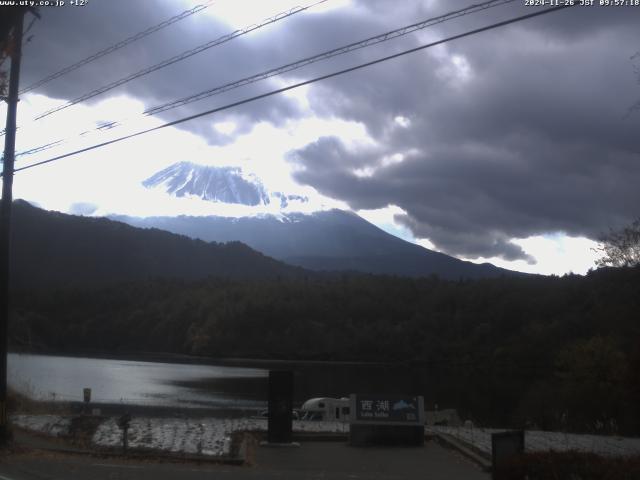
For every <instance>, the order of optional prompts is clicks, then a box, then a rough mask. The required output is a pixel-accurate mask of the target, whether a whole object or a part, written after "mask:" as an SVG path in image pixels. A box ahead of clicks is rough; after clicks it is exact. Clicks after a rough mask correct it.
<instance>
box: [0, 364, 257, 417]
mask: <svg viewBox="0 0 640 480" xmlns="http://www.w3.org/2000/svg"><path fill="white" fill-rule="evenodd" d="M7 371H8V383H9V386H10V387H12V388H13V389H15V390H17V391H18V392H20V393H23V394H25V395H27V396H29V397H31V398H34V399H37V400H55V401H57V400H59V401H82V398H83V397H82V389H83V388H85V387H89V388H91V390H92V392H91V400H92V401H94V402H98V403H127V404H137V405H149V406H165V407H203V406H205V407H213V408H215V407H219V408H232V407H237V408H251V407H254V408H256V407H257V408H259V407H261V406H264V405H265V404H266V403H265V402H264V401H263V400H262V398H266V397H265V395H263V394H262V392H256V391H255V389H254V388H252V386H253V384H255V383H258V384H260V383H265V384H266V378H267V377H268V374H269V372H268V371H267V370H263V369H257V368H241V367H226V366H213V365H192V364H180V363H160V362H141V361H129V360H113V359H102V358H78V357H63V356H51V355H31V354H15V353H10V354H9V356H8V365H7ZM216 381H219V382H220V384H221V388H216V386H215V383H216ZM200 382H206V384H207V385H208V387H209V388H206V389H203V388H198V387H197V385H198V384H199V383H200ZM191 384H193V386H191ZM243 387H246V388H245V390H246V391H244V392H243Z"/></svg>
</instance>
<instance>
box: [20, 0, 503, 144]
mask: <svg viewBox="0 0 640 480" xmlns="http://www.w3.org/2000/svg"><path fill="white" fill-rule="evenodd" d="M514 1H515V0H489V1H487V2H484V3H480V4H474V5H470V6H468V7H465V8H463V9H461V10H455V11H453V12H449V13H447V14H444V15H440V16H438V17H432V18H429V19H427V20H423V21H421V22H417V23H414V24H411V25H407V26H404V27H401V28H397V29H395V30H391V31H388V32H385V33H382V34H379V35H375V36H373V37H369V38H366V39H364V40H360V41H358V42H353V43H350V44H348V45H346V46H342V47H338V48H334V49H332V50H328V51H325V52H322V53H319V54H316V55H314V56H311V57H306V58H303V59H302V60H298V61H295V62H293V63H289V64H286V65H283V66H280V67H277V68H273V69H270V70H268V71H266V72H262V73H258V74H254V75H251V76H249V77H245V78H242V79H240V80H236V81H233V82H230V83H227V84H224V85H222V86H218V87H215V88H213V89H209V90H206V91H204V92H200V93H197V94H194V95H190V96H188V97H184V98H181V99H178V100H174V101H171V102H167V103H164V104H162V105H159V106H156V107H151V108H148V109H147V110H145V111H144V112H143V115H145V116H149V115H156V114H158V113H161V112H164V111H167V110H171V109H173V108H177V107H180V106H183V105H186V104H189V103H193V102H196V101H199V100H203V99H205V98H208V97H211V96H214V95H218V94H220V93H224V92H227V91H230V90H234V89H236V88H239V87H242V86H245V85H249V84H251V83H256V82H258V81H261V80H265V79H267V78H270V77H273V76H277V75H280V74H282V73H286V72H290V71H293V70H297V69H299V68H302V67H304V66H306V65H310V64H312V63H316V62H319V61H323V60H328V59H330V58H333V57H336V56H339V55H344V54H346V53H349V52H352V51H354V50H358V49H362V48H365V47H368V46H371V45H376V44H379V43H382V42H386V41H388V40H392V39H394V38H398V37H400V36H404V35H408V34H409V33H413V32H415V31H417V30H422V29H425V28H427V27H430V26H433V25H436V24H440V23H444V22H447V21H450V20H453V19H455V18H459V17H461V16H464V15H470V14H473V13H477V12H479V11H483V10H486V9H489V8H494V7H497V6H501V5H504V4H507V3H512V2H514ZM64 108H66V107H64ZM51 113H53V111H51ZM39 118H40V117H39ZM124 122H126V120H119V121H117V120H116V121H111V122H106V123H103V124H101V125H100V126H98V127H96V128H94V129H93V130H88V131H86V132H83V133H81V134H80V135H85V134H87V133H90V132H92V131H100V130H109V129H112V128H115V127H118V126H121V125H122V124H123V123H124ZM61 142H63V140H59V141H57V142H52V143H49V144H47V145H43V146H42V147H38V148H36V149H31V150H29V151H27V152H20V153H19V154H18V155H19V156H21V155H26V154H30V153H37V152H40V151H43V150H47V149H49V148H53V147H54V146H57V145H59V144H60V143H61Z"/></svg>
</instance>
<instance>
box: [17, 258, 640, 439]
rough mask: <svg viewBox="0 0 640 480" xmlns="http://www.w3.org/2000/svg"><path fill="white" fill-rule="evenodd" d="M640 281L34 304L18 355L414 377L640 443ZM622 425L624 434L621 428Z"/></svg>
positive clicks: (307, 282)
mask: <svg viewBox="0 0 640 480" xmlns="http://www.w3.org/2000/svg"><path fill="white" fill-rule="evenodd" d="M638 312H640V268H638V267H636V268H622V269H600V270H598V271H595V272H591V273H590V274H589V275H587V276H585V277H581V276H575V275H569V276H564V277H561V278H558V277H524V278H500V279H487V280H476V281H458V282H452V281H443V280H439V279H437V278H435V277H434V278H428V279H404V278H394V277H381V276H368V275H342V276H336V277H333V278H315V277H310V278H307V279H301V280H291V279H281V280H277V279H276V280H263V281H241V280H222V279H213V278H212V279H208V280H203V281H197V282H187V281H181V280H160V279H159V280H149V281H144V282H136V283H127V284H119V285H116V286H111V287H108V288H100V289H84V290H83V289H75V290H60V291H55V290H51V289H47V290H43V291H39V292H36V291H28V292H27V291H23V292H19V293H18V294H17V295H16V297H15V303H14V312H13V317H12V322H11V327H10V328H11V343H12V345H13V347H14V348H20V349H28V350H38V349H41V350H42V349H48V350H49V351H56V352H80V351H85V352H86V351H87V350H88V349H93V350H95V351H102V352H110V353H117V352H132V351H155V352H173V353H189V354H194V355H202V356H207V357H252V358H286V359H314V360H368V361H369V360H373V361H381V360H384V361H391V362H397V363H404V364H407V365H411V366H412V368H414V367H415V368H416V369H417V370H416V371H420V372H424V373H423V374H424V375H427V376H428V377H429V378H430V379H431V382H430V383H429V384H430V391H429V392H428V393H429V397H428V398H433V399H437V400H439V401H440V404H441V405H442V406H446V405H452V406H455V407H458V408H459V409H461V410H463V412H465V414H467V415H470V416H472V417H473V418H476V419H478V420H481V421H485V422H493V423H494V424H495V423H502V424H505V425H506V424H511V425H515V424H523V423H525V422H531V423H535V424H536V425H537V426H538V427H540V428H568V429H572V430H582V431H585V430H586V431H593V430H598V429H604V428H609V429H615V428H616V425H617V428H620V429H621V430H622V431H625V432H627V433H629V432H635V433H640V432H639V429H640V425H639V423H640V418H639V414H638V409H637V405H640V391H639V388H638V386H639V385H640V349H638V345H640V316H639V315H638ZM612 419H613V421H612Z"/></svg>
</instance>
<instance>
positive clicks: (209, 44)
mask: <svg viewBox="0 0 640 480" xmlns="http://www.w3.org/2000/svg"><path fill="white" fill-rule="evenodd" d="M327 1H328V0H320V1H317V2H315V3H312V4H309V5H307V6H304V7H300V6H296V7H293V8H291V9H290V10H287V11H285V12H281V13H278V14H277V15H274V16H272V17H269V18H267V19H265V20H263V21H262V22H260V23H258V24H253V25H250V26H248V27H245V28H242V29H240V30H236V31H235V32H232V33H230V34H228V35H223V36H222V37H219V38H217V39H215V40H212V41H210V42H207V43H204V44H202V45H199V46H197V47H195V48H192V49H191V50H187V51H185V52H182V53H180V54H178V55H175V56H173V57H171V58H169V59H167V60H164V61H162V62H160V63H157V64H155V65H152V66H150V67H147V68H143V69H142V70H139V71H137V72H135V73H132V74H131V75H128V76H126V77H124V78H121V79H119V80H116V81H114V82H111V83H109V84H107V85H104V86H102V87H100V88H97V89H95V90H92V91H90V92H88V93H85V94H84V95H81V96H79V97H77V98H74V99H73V100H71V101H69V102H67V103H65V104H64V105H60V106H58V107H55V108H52V109H51V110H47V111H46V112H44V113H41V114H40V115H38V116H37V117H35V119H34V120H40V119H41V118H44V117H47V116H49V115H52V114H54V113H56V112H59V111H61V110H64V109H66V108H69V107H71V106H73V105H76V104H78V103H81V102H84V101H86V100H89V99H90V98H93V97H97V96H98V95H102V94H103V93H106V92H108V91H110V90H113V89H114V88H117V87H119V86H121V85H124V84H125V83H129V82H130V81H132V80H135V79H136V78H140V77H142V76H144V75H148V74H149V73H152V72H155V71H157V70H160V69H162V68H164V67H168V66H169V65H173V64H174V63H177V62H180V61H182V60H185V59H187V58H189V57H192V56H194V55H197V54H198V53H201V52H204V51H205V50H208V49H210V48H213V47H217V46H218V45H222V44H223V43H226V42H229V41H231V40H233V39H234V38H237V37H240V36H242V35H246V34H248V33H250V32H253V31H254V30H258V29H259V28H262V27H265V26H267V25H270V24H272V23H276V22H278V21H280V20H283V19H285V18H288V17H290V16H292V15H295V14H296V13H300V12H304V11H305V10H308V9H310V8H312V7H315V6H316V5H319V4H321V3H325V2H327Z"/></svg>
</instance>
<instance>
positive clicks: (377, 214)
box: [356, 205, 429, 248]
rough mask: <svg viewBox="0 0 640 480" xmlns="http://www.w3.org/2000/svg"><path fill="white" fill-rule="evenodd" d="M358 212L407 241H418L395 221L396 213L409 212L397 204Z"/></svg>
mask: <svg viewBox="0 0 640 480" xmlns="http://www.w3.org/2000/svg"><path fill="white" fill-rule="evenodd" d="M356 213H357V214H358V215H360V216H361V217H362V218H364V219H365V220H366V221H368V222H370V223H373V224H374V225H375V226H377V227H378V228H381V229H382V230H384V231H385V232H387V233H389V234H391V235H394V236H396V237H398V238H401V239H403V240H406V241H407V242H411V243H418V242H416V241H415V239H414V237H413V234H412V233H411V231H410V230H409V229H408V228H406V227H405V226H403V225H402V224H400V223H397V222H396V221H395V216H396V215H406V214H407V212H406V211H404V210H403V209H402V208H400V207H398V206H397V205H390V206H388V207H385V208H378V209H375V210H358V211H356ZM427 248H429V247H427Z"/></svg>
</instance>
